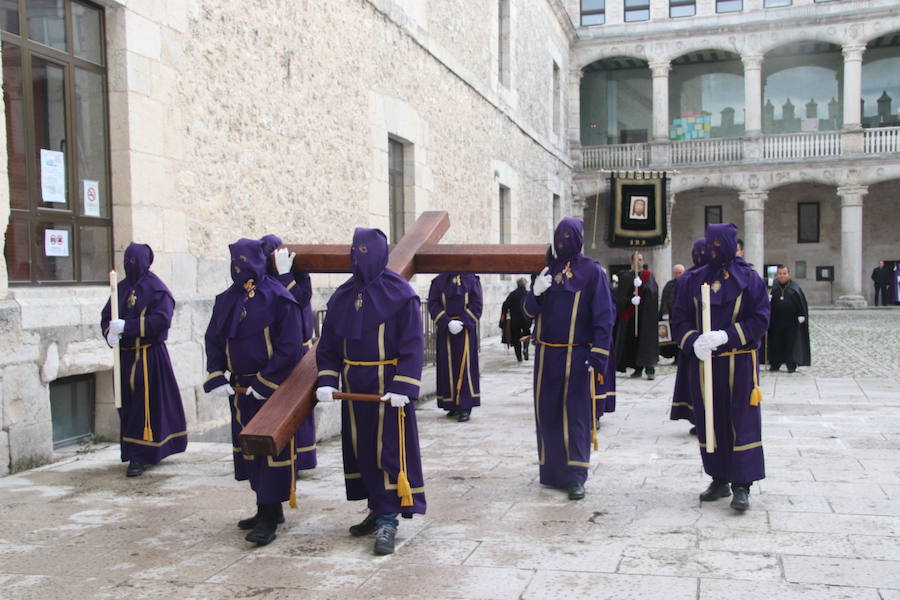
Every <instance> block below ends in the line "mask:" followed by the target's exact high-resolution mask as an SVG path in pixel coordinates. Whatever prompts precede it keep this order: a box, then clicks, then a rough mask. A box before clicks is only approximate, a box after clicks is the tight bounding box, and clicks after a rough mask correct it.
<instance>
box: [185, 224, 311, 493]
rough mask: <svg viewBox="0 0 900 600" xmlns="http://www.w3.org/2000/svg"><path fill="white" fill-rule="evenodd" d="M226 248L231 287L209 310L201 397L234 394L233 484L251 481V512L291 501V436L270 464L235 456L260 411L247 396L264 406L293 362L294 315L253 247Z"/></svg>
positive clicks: (296, 348)
mask: <svg viewBox="0 0 900 600" xmlns="http://www.w3.org/2000/svg"><path fill="white" fill-rule="evenodd" d="M228 248H229V250H230V251H231V277H232V279H233V280H234V284H233V285H232V286H231V287H230V288H228V289H227V290H225V291H224V292H222V293H221V294H219V295H218V296H216V301H215V304H214V306H213V313H212V318H211V319H210V321H209V327H208V328H207V330H206V365H207V366H206V368H207V371H208V372H209V375H208V377H207V379H206V382H205V383H204V385H203V389H204V390H205V391H207V392H210V391H212V390H214V389H216V388H218V387H220V386H223V385H225V384H230V385H231V386H232V387H233V388H234V394H232V395H230V396H229V402H230V407H231V435H232V442H233V447H234V477H235V479H237V480H238V481H243V480H245V479H249V480H250V487H251V488H252V489H253V490H254V491H255V492H256V498H257V504H276V503H279V502H284V501H285V500H288V499H289V498H290V494H291V491H292V489H293V486H294V485H295V483H296V471H295V469H296V463H297V461H296V454H295V453H296V449H297V442H296V436H295V438H294V440H293V441H292V443H291V444H287V445H286V446H285V448H284V449H283V450H282V452H281V454H279V455H278V456H276V457H271V456H254V455H244V454H242V453H241V449H240V433H241V430H242V429H243V428H244V426H245V425H246V424H247V423H249V422H250V420H251V419H253V417H254V416H255V415H256V413H257V412H258V411H259V409H260V408H261V407H262V405H263V404H264V403H265V400H258V399H256V398H254V397H253V396H251V395H250V394H249V390H250V388H252V389H253V391H255V392H256V393H257V394H259V395H260V396H261V397H263V398H268V397H269V396H271V395H272V393H273V392H274V391H275V390H276V389H278V386H279V385H280V384H281V383H282V382H283V381H284V380H285V379H287V377H288V375H290V373H291V371H292V370H293V368H294V366H295V365H296V364H297V362H298V361H299V360H300V352H301V342H302V340H301V339H300V307H299V306H297V301H296V300H294V298H293V296H291V295H290V293H288V291H287V290H285V289H284V286H283V285H281V283H279V282H278V281H276V280H275V279H273V278H272V277H269V276H268V275H266V256H265V254H264V253H263V248H262V244H261V243H260V242H259V241H258V240H249V239H246V238H243V239H241V240H238V241H237V242H236V243H234V244H231V245H230V246H229V247H228ZM226 374H227V376H226Z"/></svg>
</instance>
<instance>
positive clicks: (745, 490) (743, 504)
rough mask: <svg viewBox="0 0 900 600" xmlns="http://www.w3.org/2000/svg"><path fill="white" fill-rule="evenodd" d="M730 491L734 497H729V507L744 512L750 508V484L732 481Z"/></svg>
mask: <svg viewBox="0 0 900 600" xmlns="http://www.w3.org/2000/svg"><path fill="white" fill-rule="evenodd" d="M731 491H732V492H734V498H732V499H731V508H733V509H734V510H738V511H741V512H744V511H745V510H747V509H748V508H750V486H749V485H744V484H741V483H732V484H731Z"/></svg>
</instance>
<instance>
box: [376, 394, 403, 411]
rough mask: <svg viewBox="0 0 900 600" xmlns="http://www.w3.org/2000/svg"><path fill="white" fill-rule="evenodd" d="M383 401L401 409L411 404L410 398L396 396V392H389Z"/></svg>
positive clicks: (383, 397) (400, 395) (401, 395)
mask: <svg viewBox="0 0 900 600" xmlns="http://www.w3.org/2000/svg"><path fill="white" fill-rule="evenodd" d="M381 399H382V400H387V401H389V402H390V403H391V406H393V407H394V408H400V407H401V406H406V405H407V404H409V396H404V395H403V394H395V393H394V392H388V393H387V394H385V395H384V396H382V397H381Z"/></svg>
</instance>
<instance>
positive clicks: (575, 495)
mask: <svg viewBox="0 0 900 600" xmlns="http://www.w3.org/2000/svg"><path fill="white" fill-rule="evenodd" d="M566 490H567V491H568V492H569V500H581V499H582V498H584V486H583V485H581V484H580V483H579V482H577V481H573V482H572V483H570V484H569V485H567V486H566Z"/></svg>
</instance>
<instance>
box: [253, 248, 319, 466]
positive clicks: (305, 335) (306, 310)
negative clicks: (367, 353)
mask: <svg viewBox="0 0 900 600" xmlns="http://www.w3.org/2000/svg"><path fill="white" fill-rule="evenodd" d="M259 241H260V242H262V245H263V253H264V254H265V255H266V257H267V258H266V270H267V273H268V274H269V275H270V276H271V277H274V278H275V279H277V280H278V281H280V282H281V285H283V286H284V287H285V289H286V290H287V291H289V292H290V293H291V295H292V296H293V297H294V300H296V301H297V304H299V305H300V339H301V340H303V344H302V346H301V348H300V357H301V358H303V355H304V354H306V353H307V352H309V349H310V348H311V347H312V333H313V312H312V304H311V300H312V282H311V281H310V278H309V273H305V272H300V273H294V272H293V271H289V272H287V273H285V274H284V275H279V274H278V271H277V270H276V269H275V267H274V265H273V264H272V260H271V258H269V257H271V255H272V253H273V252H275V250H277V249H278V248H279V247H280V246H281V238H280V237H278V236H277V235H273V234H268V235H264V236H263V237H262V238H261V239H260V240H259ZM296 446H297V468H298V469H299V470H301V471H305V470H309V469H315V468H316V415H315V413H314V412H311V413H309V416H308V417H307V418H306V420H305V421H303V422H302V423H300V427H298V428H297V439H296Z"/></svg>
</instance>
